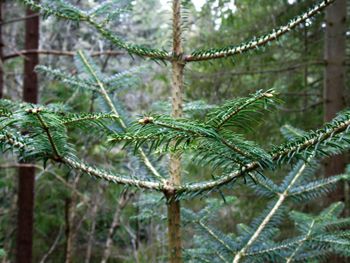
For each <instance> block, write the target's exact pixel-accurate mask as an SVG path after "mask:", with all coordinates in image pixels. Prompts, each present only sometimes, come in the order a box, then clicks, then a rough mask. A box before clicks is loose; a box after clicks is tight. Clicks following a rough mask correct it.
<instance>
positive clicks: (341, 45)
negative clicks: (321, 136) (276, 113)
mask: <svg viewBox="0 0 350 263" xmlns="http://www.w3.org/2000/svg"><path fill="white" fill-rule="evenodd" d="M346 12H347V10H346V0H338V1H336V2H335V3H334V4H333V5H331V6H329V7H328V8H327V10H326V35H325V54H324V56H325V62H326V66H325V78H324V121H325V122H328V121H330V120H332V119H333V118H334V117H335V116H336V114H337V113H338V112H340V111H341V110H343V109H344V107H345V103H344V102H345V100H344V91H345V85H346V84H345V74H346ZM325 165H326V166H325V175H326V176H327V177H328V176H331V175H336V174H341V173H342V172H344V168H345V158H344V155H338V156H334V157H332V158H329V159H328V160H327V161H326V164H325ZM343 198H344V191H343V189H341V188H339V189H338V191H336V192H334V193H332V196H331V197H330V201H339V200H342V199H343Z"/></svg>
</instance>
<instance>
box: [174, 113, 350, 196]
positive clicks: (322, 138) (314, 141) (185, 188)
mask: <svg viewBox="0 0 350 263" xmlns="http://www.w3.org/2000/svg"><path fill="white" fill-rule="evenodd" d="M329 125H330V124H329ZM333 125H334V127H331V128H330V127H327V125H326V127H325V128H324V129H322V130H320V131H319V132H315V133H314V134H313V135H312V136H310V138H306V139H302V140H301V141H297V143H294V144H292V145H290V144H287V145H282V146H281V147H279V148H286V146H287V149H286V150H282V151H277V152H274V153H272V154H271V156H272V159H273V160H274V161H275V162H277V161H278V160H281V159H282V158H285V157H288V156H292V155H294V154H295V153H297V152H299V151H300V150H303V149H306V148H308V147H311V146H313V147H317V146H318V145H319V144H321V143H322V142H325V144H327V140H328V139H331V138H332V137H333V136H334V135H336V134H339V133H342V132H344V131H345V132H347V131H348V130H349V128H350V115H349V114H348V115H347V116H346V119H345V120H343V121H339V122H336V123H335V124H333ZM340 139H342V138H340ZM343 139H344V138H343ZM289 146H290V147H289ZM260 167H261V164H260V162H258V161H255V162H251V163H249V164H247V165H245V166H244V167H242V169H240V170H239V171H235V172H232V173H230V174H229V175H227V176H223V177H221V178H220V179H218V180H212V181H207V182H202V183H193V184H185V185H182V186H179V187H178V188H177V189H176V190H177V193H178V194H181V193H191V192H192V193H195V192H198V193H200V192H205V191H210V190H212V189H214V188H218V187H220V186H223V185H225V184H228V183H230V182H231V181H233V180H235V179H237V178H239V177H241V176H243V175H245V174H246V173H248V172H251V171H255V170H258V169H259V168H260Z"/></svg>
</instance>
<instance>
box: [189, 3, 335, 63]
mask: <svg viewBox="0 0 350 263" xmlns="http://www.w3.org/2000/svg"><path fill="white" fill-rule="evenodd" d="M334 1H335V0H323V1H321V2H320V3H318V4H316V5H315V6H313V7H311V8H310V9H309V10H308V11H306V12H305V13H304V14H302V15H300V16H297V17H296V18H294V19H292V20H291V21H290V22H289V23H288V24H286V25H284V26H281V27H279V28H278V29H273V30H272V31H271V32H270V33H269V34H267V35H264V36H261V37H258V38H256V37H255V38H253V39H252V40H250V41H248V42H245V43H243V44H240V45H236V46H235V45H233V46H228V47H224V48H217V49H216V48H211V49H207V50H195V51H194V52H192V53H191V54H190V55H187V56H185V57H184V60H185V61H186V62H192V61H203V60H210V59H218V58H225V57H229V56H233V55H237V54H241V53H244V52H247V51H250V50H253V49H256V48H259V47H261V46H264V45H266V44H268V43H270V42H272V41H275V40H277V39H278V38H279V37H281V36H282V35H284V34H286V33H288V32H289V31H290V30H292V29H293V28H295V27H296V26H298V25H300V24H301V23H304V22H305V21H306V20H307V19H309V18H311V17H312V16H314V15H315V14H317V13H318V12H320V11H321V10H322V9H324V8H325V7H327V6H328V5H330V4H332V3H333V2H334Z"/></svg>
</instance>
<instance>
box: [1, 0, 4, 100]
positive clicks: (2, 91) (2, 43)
mask: <svg viewBox="0 0 350 263" xmlns="http://www.w3.org/2000/svg"><path fill="white" fill-rule="evenodd" d="M2 9H3V1H2V0H0V99H1V98H2V97H3V96H4V63H3V61H4V60H3V57H4V54H3V47H4V42H3V39H2V21H3V11H2Z"/></svg>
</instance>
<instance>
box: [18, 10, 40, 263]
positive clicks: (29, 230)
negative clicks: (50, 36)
mask: <svg viewBox="0 0 350 263" xmlns="http://www.w3.org/2000/svg"><path fill="white" fill-rule="evenodd" d="M33 14H34V13H33V12H32V11H31V10H27V14H26V15H27V16H31V15H33ZM25 30H26V32H25V49H26V50H29V49H38V46H39V17H33V18H30V19H27V20H26V22H25ZM38 62H39V58H38V54H31V55H28V56H26V59H25V61H24V86H23V100H24V101H27V102H31V103H37V101H38V79H37V75H36V73H35V72H34V68H35V66H36V65H37V64H38ZM34 180H35V168H34V167H21V168H19V181H18V217H17V220H18V222H17V254H16V262H17V263H31V262H32V247H33V209H34Z"/></svg>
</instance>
